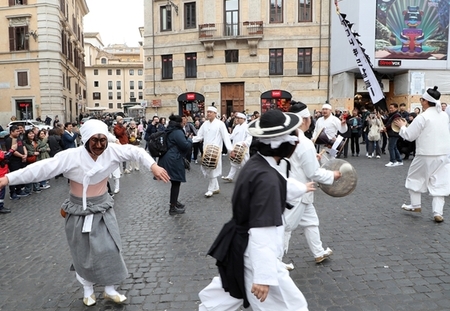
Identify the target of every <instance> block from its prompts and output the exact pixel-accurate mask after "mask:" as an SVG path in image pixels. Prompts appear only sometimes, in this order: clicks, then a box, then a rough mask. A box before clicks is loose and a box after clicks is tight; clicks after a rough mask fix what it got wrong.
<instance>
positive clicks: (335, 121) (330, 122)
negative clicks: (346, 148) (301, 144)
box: [313, 115, 348, 139]
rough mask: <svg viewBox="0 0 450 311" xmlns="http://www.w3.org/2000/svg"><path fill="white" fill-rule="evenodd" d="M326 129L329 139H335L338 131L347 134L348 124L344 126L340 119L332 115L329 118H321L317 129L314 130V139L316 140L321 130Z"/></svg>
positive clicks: (317, 122) (317, 123)
mask: <svg viewBox="0 0 450 311" xmlns="http://www.w3.org/2000/svg"><path fill="white" fill-rule="evenodd" d="M323 128H325V130H324V131H325V133H326V134H327V136H328V138H330V139H333V138H335V137H336V136H337V133H338V131H339V132H341V133H345V132H347V129H348V128H347V123H344V124H342V123H341V120H339V118H337V117H335V116H333V115H330V116H329V117H328V118H326V119H325V117H320V118H319V119H318V120H317V121H316V127H315V128H314V133H313V138H316V136H317V134H318V133H319V132H320V130H321V129H323Z"/></svg>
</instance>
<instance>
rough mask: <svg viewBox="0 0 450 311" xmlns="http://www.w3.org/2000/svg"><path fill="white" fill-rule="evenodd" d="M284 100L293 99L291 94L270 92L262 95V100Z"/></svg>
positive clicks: (280, 91) (278, 91) (279, 91)
mask: <svg viewBox="0 0 450 311" xmlns="http://www.w3.org/2000/svg"><path fill="white" fill-rule="evenodd" d="M273 98H283V99H291V98H292V95H291V93H289V92H287V91H283V90H270V91H267V92H264V93H262V94H261V99H273Z"/></svg>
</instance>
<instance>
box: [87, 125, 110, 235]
mask: <svg viewBox="0 0 450 311" xmlns="http://www.w3.org/2000/svg"><path fill="white" fill-rule="evenodd" d="M108 133H109V132H108V126H107V125H106V124H105V123H104V122H102V121H100V120H95V119H91V120H88V121H86V123H84V124H83V126H82V127H81V128H80V134H81V140H82V141H83V143H84V144H86V143H87V141H88V140H89V139H90V138H91V137H92V136H94V135H98V134H103V135H105V136H106V137H108ZM102 170H103V166H102V165H101V164H99V163H96V164H95V165H94V167H93V168H92V169H90V170H89V171H88V172H86V173H85V175H84V177H83V210H86V208H87V199H86V193H87V188H88V186H89V182H90V181H91V177H92V176H94V175H95V174H97V173H98V172H100V171H102ZM93 219H94V215H93V214H89V215H87V216H85V217H84V223H83V230H82V231H83V232H91V229H92V221H93Z"/></svg>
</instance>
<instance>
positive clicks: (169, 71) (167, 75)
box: [161, 55, 173, 79]
mask: <svg viewBox="0 0 450 311" xmlns="http://www.w3.org/2000/svg"><path fill="white" fill-rule="evenodd" d="M161 57H162V78H163V79H172V75H173V67H172V55H162V56H161Z"/></svg>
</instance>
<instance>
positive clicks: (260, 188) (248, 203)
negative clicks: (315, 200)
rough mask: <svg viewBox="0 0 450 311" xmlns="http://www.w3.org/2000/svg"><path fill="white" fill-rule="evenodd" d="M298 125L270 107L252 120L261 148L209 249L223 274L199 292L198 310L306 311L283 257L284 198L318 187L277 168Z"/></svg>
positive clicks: (292, 142)
mask: <svg viewBox="0 0 450 311" xmlns="http://www.w3.org/2000/svg"><path fill="white" fill-rule="evenodd" d="M219 122H220V121H219ZM299 124H300V120H299V118H298V117H297V116H296V115H295V114H291V113H286V114H285V113H283V112H281V111H280V110H269V111H267V112H266V113H264V114H263V115H262V116H261V117H260V118H259V119H256V120H255V121H253V122H251V123H250V124H249V131H250V134H252V135H254V136H256V137H259V138H260V139H259V145H258V153H257V154H255V155H254V156H253V157H251V158H250V160H249V161H248V162H247V164H246V165H245V166H244V167H243V168H242V170H241V173H240V177H239V179H238V180H237V182H236V186H235V188H234V192H233V196H232V202H231V203H232V209H233V216H232V219H231V220H230V221H229V222H228V223H226V224H225V225H224V226H223V228H222V230H221V232H220V233H219V235H218V237H217V238H216V240H215V242H214V243H213V245H212V247H211V249H210V250H209V252H208V254H209V255H211V256H212V257H214V258H215V259H217V263H216V265H217V266H218V267H219V274H220V276H218V277H215V278H213V280H212V282H211V283H210V284H209V285H208V286H207V287H205V288H204V289H203V290H202V291H201V292H200V293H199V297H200V300H201V304H200V305H199V311H212V310H214V311H232V310H238V308H239V307H240V306H241V305H243V306H244V308H248V307H249V305H251V308H252V310H254V311H262V310H277V311H288V310H295V311H306V310H308V305H307V302H306V299H305V297H304V296H303V294H302V292H301V291H300V290H299V289H298V288H297V286H296V285H295V283H294V282H293V280H292V279H291V277H290V276H289V271H288V270H286V267H285V265H284V264H283V263H282V262H281V260H280V258H281V257H282V254H283V242H282V241H283V235H284V226H283V216H282V214H283V211H284V209H285V207H286V201H287V199H289V200H290V199H294V198H298V197H300V196H301V195H302V194H304V193H306V192H307V191H312V190H314V187H313V184H312V183H309V184H306V185H304V184H301V183H299V182H298V181H296V180H294V179H292V178H289V179H287V180H286V179H285V178H284V177H283V176H282V175H281V174H280V173H279V172H278V169H277V166H278V165H277V164H278V163H279V161H280V160H281V159H282V158H284V157H289V156H290V155H291V154H292V152H294V150H295V147H296V144H297V142H298V137H297V134H296V131H295V130H296V128H297V127H298V126H299ZM239 310H240V309H239Z"/></svg>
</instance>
